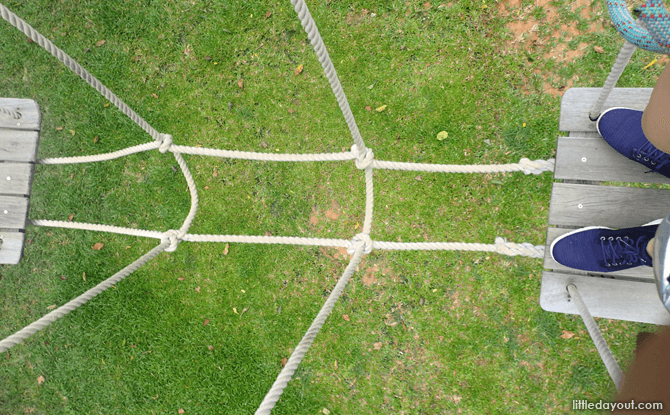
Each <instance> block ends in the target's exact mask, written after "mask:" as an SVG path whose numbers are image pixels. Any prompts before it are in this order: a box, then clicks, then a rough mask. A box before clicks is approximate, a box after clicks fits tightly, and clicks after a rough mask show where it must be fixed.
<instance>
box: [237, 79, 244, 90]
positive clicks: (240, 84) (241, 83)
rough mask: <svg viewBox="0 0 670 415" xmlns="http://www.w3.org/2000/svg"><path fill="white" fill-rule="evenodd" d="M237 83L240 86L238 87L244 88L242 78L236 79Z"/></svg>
mask: <svg viewBox="0 0 670 415" xmlns="http://www.w3.org/2000/svg"><path fill="white" fill-rule="evenodd" d="M237 85H239V86H240V89H244V80H242V79H240V80H239V81H237Z"/></svg>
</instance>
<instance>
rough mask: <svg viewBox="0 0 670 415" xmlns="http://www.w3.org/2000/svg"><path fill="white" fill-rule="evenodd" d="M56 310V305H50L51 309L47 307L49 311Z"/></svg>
mask: <svg viewBox="0 0 670 415" xmlns="http://www.w3.org/2000/svg"><path fill="white" fill-rule="evenodd" d="M54 308H56V304H54V305H50V306H49V307H47V310H53V309H54Z"/></svg>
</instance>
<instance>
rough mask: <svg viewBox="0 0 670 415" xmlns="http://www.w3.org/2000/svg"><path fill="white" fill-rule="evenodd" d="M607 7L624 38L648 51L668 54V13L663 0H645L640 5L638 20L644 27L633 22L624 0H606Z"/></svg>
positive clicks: (669, 18) (669, 25)
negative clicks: (645, 1)
mask: <svg viewBox="0 0 670 415" xmlns="http://www.w3.org/2000/svg"><path fill="white" fill-rule="evenodd" d="M607 9H608V10H609V12H610V18H611V19H612V23H614V27H615V28H616V30H617V31H618V32H619V33H621V36H623V37H624V39H626V40H627V41H629V42H630V43H632V44H634V45H635V46H637V47H638V48H641V49H644V50H648V51H650V52H655V53H662V54H670V14H669V13H668V10H667V8H666V7H665V4H664V3H663V0H647V3H646V4H644V5H642V6H640V8H639V11H640V20H642V21H643V22H644V24H645V25H646V29H645V28H642V27H640V25H638V24H637V23H635V19H634V18H633V16H631V14H630V11H629V10H628V7H626V2H625V0H607Z"/></svg>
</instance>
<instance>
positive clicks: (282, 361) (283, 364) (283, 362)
mask: <svg viewBox="0 0 670 415" xmlns="http://www.w3.org/2000/svg"><path fill="white" fill-rule="evenodd" d="M286 362H288V359H287V358H285V357H282V359H281V367H284V366H286Z"/></svg>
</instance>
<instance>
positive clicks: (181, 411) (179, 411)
mask: <svg viewBox="0 0 670 415" xmlns="http://www.w3.org/2000/svg"><path fill="white" fill-rule="evenodd" d="M177 413H178V414H185V413H186V411H184V410H183V409H181V408H179V410H178V411H177Z"/></svg>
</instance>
